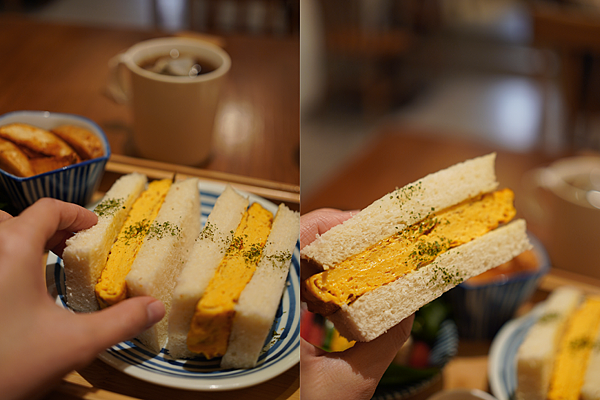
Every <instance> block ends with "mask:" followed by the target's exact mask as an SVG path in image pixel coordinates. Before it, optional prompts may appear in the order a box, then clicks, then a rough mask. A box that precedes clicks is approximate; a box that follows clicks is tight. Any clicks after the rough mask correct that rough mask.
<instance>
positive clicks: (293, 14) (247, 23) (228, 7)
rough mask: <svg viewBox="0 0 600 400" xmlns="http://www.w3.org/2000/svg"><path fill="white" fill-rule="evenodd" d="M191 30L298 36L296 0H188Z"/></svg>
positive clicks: (222, 33) (297, 5) (298, 21)
mask: <svg viewBox="0 0 600 400" xmlns="http://www.w3.org/2000/svg"><path fill="white" fill-rule="evenodd" d="M189 25H190V28H191V30H194V31H202V32H206V33H211V34H219V35H224V34H230V33H250V34H266V35H298V34H299V29H300V28H299V27H300V0H189Z"/></svg>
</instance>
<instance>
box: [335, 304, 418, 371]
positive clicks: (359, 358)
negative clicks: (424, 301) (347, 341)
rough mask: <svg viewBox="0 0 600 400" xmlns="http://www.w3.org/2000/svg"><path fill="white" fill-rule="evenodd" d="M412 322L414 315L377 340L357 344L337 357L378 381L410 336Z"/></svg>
mask: <svg viewBox="0 0 600 400" xmlns="http://www.w3.org/2000/svg"><path fill="white" fill-rule="evenodd" d="M413 320H414V315H411V316H410V317H408V318H406V319H404V320H403V321H401V322H400V323H399V324H398V325H396V326H394V327H393V328H391V329H390V330H388V331H387V332H386V333H384V334H383V335H381V336H379V337H378V338H377V339H375V340H372V341H370V342H358V343H356V344H355V345H354V346H353V347H351V348H350V349H348V350H346V351H344V352H341V353H337V356H338V357H340V358H341V359H343V360H345V361H346V362H347V363H348V364H350V365H351V366H353V367H354V368H357V369H358V370H359V371H363V373H364V374H365V375H366V376H369V377H371V378H374V379H377V380H379V379H380V378H381V376H382V375H383V373H384V372H385V370H386V369H387V367H388V366H389V365H390V363H391V362H392V360H393V359H394V357H395V356H396V354H397V353H398V350H400V348H401V347H402V345H403V344H404V343H405V342H406V340H407V339H408V337H409V336H410V331H411V329H412V324H413Z"/></svg>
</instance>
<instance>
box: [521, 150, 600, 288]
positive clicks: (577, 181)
mask: <svg viewBox="0 0 600 400" xmlns="http://www.w3.org/2000/svg"><path fill="white" fill-rule="evenodd" d="M523 182H524V189H525V190H524V194H525V201H526V203H524V204H525V209H524V211H525V213H526V217H527V220H528V222H531V223H532V225H533V226H537V227H538V228H539V229H541V230H542V231H543V237H544V241H545V243H544V244H545V245H546V249H547V251H548V254H549V256H550V262H551V264H552V266H553V267H557V268H560V269H563V270H567V271H571V272H576V273H579V274H583V275H587V276H591V277H594V278H598V279H600V158H599V157H593V156H578V157H571V158H565V159H561V160H558V161H556V162H554V163H553V164H551V165H550V166H548V167H546V168H539V169H535V170H533V171H530V172H529V173H527V174H526V175H525V176H524V178H523Z"/></svg>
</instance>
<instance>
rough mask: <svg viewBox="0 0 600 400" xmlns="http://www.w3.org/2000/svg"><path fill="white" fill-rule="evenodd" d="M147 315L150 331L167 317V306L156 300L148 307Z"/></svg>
mask: <svg viewBox="0 0 600 400" xmlns="http://www.w3.org/2000/svg"><path fill="white" fill-rule="evenodd" d="M146 313H147V314H148V325H146V329H148V328H150V327H151V326H152V325H154V324H156V323H157V322H158V321H160V320H161V319H162V318H163V317H164V316H165V306H164V305H163V303H161V302H160V301H158V300H154V301H153V302H152V303H150V304H148V305H147V306H146Z"/></svg>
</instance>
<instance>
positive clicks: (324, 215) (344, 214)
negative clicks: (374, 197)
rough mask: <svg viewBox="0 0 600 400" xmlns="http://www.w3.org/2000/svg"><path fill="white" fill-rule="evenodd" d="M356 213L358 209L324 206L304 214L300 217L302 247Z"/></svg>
mask: <svg viewBox="0 0 600 400" xmlns="http://www.w3.org/2000/svg"><path fill="white" fill-rule="evenodd" d="M356 213H357V211H341V210H336V209H333V208H322V209H319V210H315V211H311V212H309V213H307V214H304V215H302V217H301V218H300V248H303V247H304V246H306V245H308V244H310V243H312V242H313V241H314V240H315V239H316V237H317V235H322V234H323V233H325V232H327V231H328V230H329V229H331V228H333V227H334V226H336V225H339V224H341V223H342V222H344V221H346V220H347V219H349V218H350V217H352V216H354V215H355V214H356Z"/></svg>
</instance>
